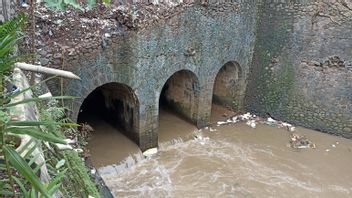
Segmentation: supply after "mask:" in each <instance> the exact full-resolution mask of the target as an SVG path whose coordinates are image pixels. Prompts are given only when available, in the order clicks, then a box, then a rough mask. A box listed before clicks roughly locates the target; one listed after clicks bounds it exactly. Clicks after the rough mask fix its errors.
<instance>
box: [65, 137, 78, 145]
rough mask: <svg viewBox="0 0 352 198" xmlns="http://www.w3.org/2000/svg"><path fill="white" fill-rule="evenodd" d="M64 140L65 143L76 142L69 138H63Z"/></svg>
mask: <svg viewBox="0 0 352 198" xmlns="http://www.w3.org/2000/svg"><path fill="white" fill-rule="evenodd" d="M65 142H66V143H67V144H74V143H76V141H75V140H71V139H68V138H67V139H65Z"/></svg>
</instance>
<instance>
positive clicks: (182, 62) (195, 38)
mask: <svg viewBox="0 0 352 198" xmlns="http://www.w3.org/2000/svg"><path fill="white" fill-rule="evenodd" d="M239 5H240V6H239ZM256 12H257V10H256V2H255V1H248V2H242V3H238V4H235V3H231V2H230V3H226V2H225V3H221V4H215V5H211V4H207V5H203V4H195V5H191V6H187V7H185V8H184V9H183V10H182V11H181V12H179V13H178V14H177V15H174V16H172V17H170V18H167V19H163V20H159V21H157V22H154V25H153V26H150V27H147V28H145V29H140V30H130V31H117V32H114V33H111V34H110V33H109V35H111V37H109V38H108V39H107V38H106V37H104V39H105V40H104V42H103V44H104V45H100V46H99V47H97V48H94V49H93V48H90V49H88V50H86V51H85V52H84V53H83V54H81V55H79V56H78V57H77V56H72V57H71V58H69V59H68V60H66V62H65V68H66V69H69V70H71V71H73V72H74V73H76V74H78V75H79V76H80V77H81V78H82V81H80V82H78V81H77V82H74V81H69V82H67V83H65V86H64V87H65V91H64V92H65V94H66V95H74V96H79V97H80V99H77V100H76V101H75V102H74V103H73V104H72V109H73V114H72V117H73V118H76V117H77V115H78V110H79V106H80V105H81V104H82V102H83V100H84V98H85V97H87V95H88V94H89V93H90V92H91V91H92V90H94V89H95V88H96V87H98V86H101V85H103V84H106V83H109V82H119V83H123V84H125V85H127V86H129V87H130V88H131V89H132V90H133V91H134V92H135V95H136V97H137V98H138V101H139V114H138V115H139V135H140V136H139V137H138V138H136V139H135V141H136V143H137V144H138V145H139V146H140V147H141V149H142V150H144V149H146V148H150V147H154V146H157V139H158V133H157V131H158V112H159V106H158V104H159V96H160V93H161V91H162V88H163V86H164V84H165V83H166V81H167V80H168V79H169V78H170V77H171V76H172V75H173V74H174V73H176V72H177V71H180V70H189V71H191V72H193V73H194V74H195V75H196V77H197V80H198V82H199V100H198V101H196V102H197V103H198V105H199V108H198V112H197V113H196V114H197V118H196V123H197V125H198V126H199V127H201V126H204V125H206V124H207V123H208V122H209V116H210V112H211V103H212V90H213V85H214V81H215V77H216V75H217V72H218V71H219V70H220V68H221V67H222V66H223V65H224V64H225V63H227V62H229V61H236V62H238V63H239V65H240V67H241V69H242V71H243V76H242V78H241V79H240V80H239V82H238V86H239V87H241V89H242V92H244V90H245V87H246V77H247V74H248V71H249V66H250V62H251V59H252V53H253V47H254V41H255V37H254V35H255V27H256V19H257V18H256ZM69 50H70V49H67V50H66V51H69ZM50 61H51V60H50ZM55 61H56V60H55ZM55 61H54V62H55ZM59 61H60V58H59ZM58 65H59V63H58ZM242 95H243V94H242ZM242 99H243V98H242Z"/></svg>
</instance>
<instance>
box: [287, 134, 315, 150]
mask: <svg viewBox="0 0 352 198" xmlns="http://www.w3.org/2000/svg"><path fill="white" fill-rule="evenodd" d="M289 145H290V147H291V148H294V149H307V148H313V149H315V148H316V146H315V144H314V143H313V142H311V141H310V140H309V139H308V138H306V137H305V136H304V135H299V134H297V133H292V134H290V144H289Z"/></svg>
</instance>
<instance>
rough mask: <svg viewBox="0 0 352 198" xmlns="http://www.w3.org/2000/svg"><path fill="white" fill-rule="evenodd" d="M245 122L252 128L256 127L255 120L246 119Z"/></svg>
mask: <svg viewBox="0 0 352 198" xmlns="http://www.w3.org/2000/svg"><path fill="white" fill-rule="evenodd" d="M246 124H247V125H248V126H250V127H252V128H253V129H255V128H256V123H255V120H248V121H247V122H246Z"/></svg>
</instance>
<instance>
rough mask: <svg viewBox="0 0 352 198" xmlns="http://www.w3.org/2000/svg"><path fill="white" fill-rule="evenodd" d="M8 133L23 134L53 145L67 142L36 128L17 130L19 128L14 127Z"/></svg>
mask: <svg viewBox="0 0 352 198" xmlns="http://www.w3.org/2000/svg"><path fill="white" fill-rule="evenodd" d="M7 131H8V132H10V133H14V134H21V135H30V136H32V137H34V138H37V139H39V140H44V141H47V142H51V143H60V144H66V142H65V140H63V139H62V138H60V137H56V136H54V135H53V134H50V133H44V132H42V131H40V130H39V129H36V128H27V127H26V128H17V127H12V128H8V129H7Z"/></svg>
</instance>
